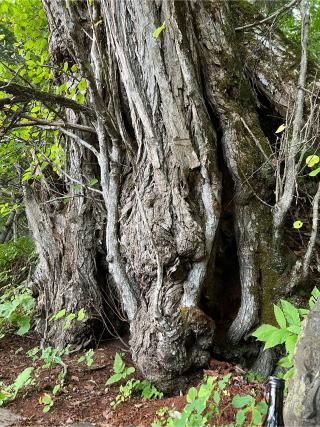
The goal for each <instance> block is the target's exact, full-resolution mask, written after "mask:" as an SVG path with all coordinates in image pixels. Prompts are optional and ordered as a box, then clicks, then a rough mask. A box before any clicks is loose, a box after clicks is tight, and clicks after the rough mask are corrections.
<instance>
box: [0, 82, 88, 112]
mask: <svg viewBox="0 0 320 427" xmlns="http://www.w3.org/2000/svg"><path fill="white" fill-rule="evenodd" d="M0 90H2V91H3V92H6V93H11V94H12V95H15V96H18V97H19V99H20V102H21V100H24V101H32V100H37V101H41V102H43V103H48V104H58V105H60V106H61V107H65V108H70V109H71V110H73V111H78V112H82V113H85V114H86V115H88V116H90V117H95V113H94V111H93V110H92V109H91V108H89V107H86V106H85V105H80V104H78V103H77V102H76V101H73V100H72V99H68V98H65V97H64V96H61V95H55V94H54V93H50V92H44V91H42V90H39V89H35V88H32V87H25V86H22V85H19V84H17V83H11V82H10V81H9V82H5V81H3V80H0ZM6 99H7V98H6ZM12 102H13V101H12ZM16 102H17V101H16Z"/></svg>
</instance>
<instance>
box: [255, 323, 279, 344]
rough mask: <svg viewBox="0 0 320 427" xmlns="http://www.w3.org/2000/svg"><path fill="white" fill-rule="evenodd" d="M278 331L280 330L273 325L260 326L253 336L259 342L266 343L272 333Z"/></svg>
mask: <svg viewBox="0 0 320 427" xmlns="http://www.w3.org/2000/svg"><path fill="white" fill-rule="evenodd" d="M278 330H279V329H278V328H276V327H275V326H273V325H267V324H264V325H261V326H259V328H258V329H256V330H255V331H254V332H253V333H252V334H251V335H252V336H254V337H256V338H257V339H258V340H259V341H262V342H265V341H266V340H267V339H268V337H270V335H271V334H272V333H274V332H275V331H278Z"/></svg>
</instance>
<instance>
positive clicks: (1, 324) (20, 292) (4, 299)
mask: <svg viewBox="0 0 320 427" xmlns="http://www.w3.org/2000/svg"><path fill="white" fill-rule="evenodd" d="M34 308H35V299H34V298H33V296H32V293H31V290H30V289H27V288H24V287H23V286H19V287H17V288H9V289H8V290H7V291H6V292H5V293H4V294H3V295H2V296H1V297H0V337H3V336H4V335H5V331H6V329H8V328H12V327H13V328H15V329H17V334H18V335H24V334H25V333H26V332H28V330H29V329H30V325H31V319H32V315H33V311H34Z"/></svg>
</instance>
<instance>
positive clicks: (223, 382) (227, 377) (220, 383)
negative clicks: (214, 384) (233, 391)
mask: <svg viewBox="0 0 320 427" xmlns="http://www.w3.org/2000/svg"><path fill="white" fill-rule="evenodd" d="M230 378H231V374H227V375H225V376H224V377H223V378H222V380H220V381H218V387H219V388H220V390H223V389H224V388H225V386H226V384H227V382H228V381H229V380H230Z"/></svg>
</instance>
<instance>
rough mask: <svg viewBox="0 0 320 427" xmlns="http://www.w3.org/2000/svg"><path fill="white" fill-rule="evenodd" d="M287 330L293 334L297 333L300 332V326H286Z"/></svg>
mask: <svg viewBox="0 0 320 427" xmlns="http://www.w3.org/2000/svg"><path fill="white" fill-rule="evenodd" d="M288 331H290V332H292V333H293V334H296V335H299V334H300V332H301V326H298V325H291V326H288Z"/></svg>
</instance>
